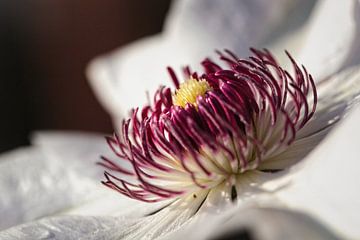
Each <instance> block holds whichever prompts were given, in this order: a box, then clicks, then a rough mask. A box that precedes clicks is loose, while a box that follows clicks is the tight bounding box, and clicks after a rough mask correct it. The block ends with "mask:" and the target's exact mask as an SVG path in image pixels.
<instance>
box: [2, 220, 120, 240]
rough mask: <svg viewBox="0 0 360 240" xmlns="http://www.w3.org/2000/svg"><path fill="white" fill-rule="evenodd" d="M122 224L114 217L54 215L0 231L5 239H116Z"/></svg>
mask: <svg viewBox="0 0 360 240" xmlns="http://www.w3.org/2000/svg"><path fill="white" fill-rule="evenodd" d="M119 227H121V225H120V224H119V220H118V219H116V218H113V217H74V216H72V217H69V216H64V217H54V218H48V219H43V220H40V221H37V222H31V223H27V224H23V225H21V226H17V227H14V228H10V229H8V230H6V231H2V232H0V238H1V239H4V240H15V239H58V240H61V239H114V237H113V233H114V232H116V231H117V230H118V229H119Z"/></svg>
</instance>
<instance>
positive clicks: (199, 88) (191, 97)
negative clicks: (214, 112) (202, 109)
mask: <svg viewBox="0 0 360 240" xmlns="http://www.w3.org/2000/svg"><path fill="white" fill-rule="evenodd" d="M211 89H212V88H211V87H210V85H209V83H208V82H207V81H206V80H205V79H200V80H196V79H194V78H190V79H188V80H186V81H185V82H183V83H181V84H180V87H179V89H177V90H176V92H175V94H174V97H173V102H174V105H177V106H180V107H183V108H184V107H185V106H186V104H187V103H189V104H192V105H193V106H195V107H197V104H196V98H197V97H198V96H204V95H205V93H206V92H207V91H209V90H211Z"/></svg>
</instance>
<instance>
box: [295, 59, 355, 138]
mask: <svg viewBox="0 0 360 240" xmlns="http://www.w3.org/2000/svg"><path fill="white" fill-rule="evenodd" d="M317 91H318V99H319V100H318V105H317V109H316V112H315V114H314V116H313V118H312V119H311V121H309V122H308V123H307V124H306V125H305V127H304V128H303V129H301V131H299V133H298V134H297V137H298V138H302V137H305V136H310V135H312V134H313V133H316V132H318V131H320V130H321V129H324V128H326V127H327V126H329V125H332V124H334V123H336V122H337V121H339V120H340V119H341V118H342V117H343V116H344V115H345V114H346V113H347V112H348V110H349V109H351V107H352V106H353V105H354V104H356V103H357V102H358V101H359V97H358V96H359V95H360V65H357V66H353V67H349V68H347V69H345V70H343V71H341V72H340V73H338V74H335V75H333V76H332V77H330V78H328V79H327V80H326V81H323V82H322V83H320V84H318V86H317Z"/></svg>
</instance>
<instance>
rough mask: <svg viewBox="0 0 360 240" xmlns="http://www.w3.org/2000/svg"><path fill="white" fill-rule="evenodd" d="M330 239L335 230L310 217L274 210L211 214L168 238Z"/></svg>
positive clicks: (199, 217) (239, 210)
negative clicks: (332, 230) (330, 229)
mask: <svg viewBox="0 0 360 240" xmlns="http://www.w3.org/2000/svg"><path fill="white" fill-rule="evenodd" d="M184 236H187V239H196V240H205V239H261V240H279V239H287V240H300V239H312V240H330V239H338V238H337V237H336V236H334V235H333V234H332V233H331V231H329V230H328V229H326V228H325V227H324V226H322V225H321V224H320V223H319V222H317V221H316V220H315V219H312V218H310V217H309V216H307V215H304V214H301V213H298V212H291V211H286V210H280V209H271V208H243V207H240V208H237V207H233V209H231V210H228V211H225V212H220V213H207V214H203V215H199V216H197V217H196V220H195V221H192V222H191V223H190V224H189V225H187V226H185V227H184V228H182V229H181V230H180V231H178V232H176V233H173V234H171V235H169V236H167V237H166V238H164V239H174V240H177V239H179V240H180V239H184Z"/></svg>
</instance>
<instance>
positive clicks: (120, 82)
mask: <svg viewBox="0 0 360 240" xmlns="http://www.w3.org/2000/svg"><path fill="white" fill-rule="evenodd" d="M301 2H302V1H298V0H296V1H286V0H272V1H269V0H257V1H250V2H247V1H245V2H244V1H237V0H230V1H226V3H224V2H219V1H215V0H211V1H209V0H199V1H189V0H181V1H177V3H176V4H175V5H174V6H173V8H172V11H171V12H170V15H169V17H168V20H167V24H166V27H165V32H164V33H163V34H161V35H158V36H153V37H148V38H145V39H142V40H140V41H137V42H135V43H132V44H130V45H128V46H126V47H124V48H121V49H119V50H116V51H114V52H112V53H110V54H107V55H104V56H102V57H98V58H97V59H95V60H93V61H92V62H91V64H90V65H89V67H88V69H87V76H88V78H89V79H90V84H91V86H92V88H93V90H94V91H95V94H96V96H97V98H98V99H99V100H100V102H101V103H102V104H103V106H104V107H105V108H106V110H107V111H108V112H109V113H110V114H111V116H112V117H113V121H114V122H115V125H118V124H119V123H121V121H120V118H121V117H122V116H124V114H127V112H128V110H129V109H130V108H132V107H136V106H142V105H143V104H144V103H146V101H147V98H146V95H145V92H146V91H149V92H150V94H153V92H154V91H155V89H156V88H158V86H159V85H160V84H166V85H170V84H169V83H171V81H170V78H169V76H168V74H167V71H166V67H167V66H172V67H174V69H175V70H180V69H181V67H183V66H184V65H190V66H191V67H192V69H198V68H199V64H200V61H202V60H203V59H204V58H205V57H211V56H214V55H215V54H214V53H213V51H214V50H215V49H223V48H229V49H231V50H233V51H234V52H236V53H238V54H241V55H246V56H247V55H248V49H249V47H250V46H256V45H262V44H261V42H262V41H264V39H265V38H266V36H268V35H270V34H271V33H272V29H273V28H274V27H275V25H277V24H278V23H280V22H281V20H282V18H283V17H284V16H285V13H286V12H287V10H289V8H295V7H296V6H297V4H301ZM225 36H226V37H225Z"/></svg>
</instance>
